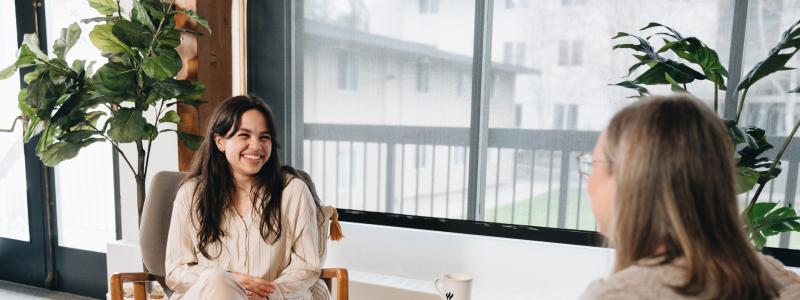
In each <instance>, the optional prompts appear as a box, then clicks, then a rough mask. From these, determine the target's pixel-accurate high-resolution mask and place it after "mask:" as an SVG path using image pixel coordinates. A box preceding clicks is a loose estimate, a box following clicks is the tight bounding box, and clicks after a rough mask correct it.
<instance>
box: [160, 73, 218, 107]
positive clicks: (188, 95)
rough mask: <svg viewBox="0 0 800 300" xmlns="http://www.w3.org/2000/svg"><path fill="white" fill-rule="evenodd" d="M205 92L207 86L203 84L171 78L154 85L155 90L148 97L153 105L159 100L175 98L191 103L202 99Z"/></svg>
mask: <svg viewBox="0 0 800 300" xmlns="http://www.w3.org/2000/svg"><path fill="white" fill-rule="evenodd" d="M203 91H205V86H204V85H203V84H202V83H199V82H191V81H189V80H177V79H173V78H170V79H167V80H164V81H159V82H155V83H153V90H152V91H151V92H150V95H149V96H148V102H149V103H151V104H152V103H155V101H158V100H168V99H174V98H180V99H181V100H186V101H191V100H196V99H198V98H200V96H202V95H203Z"/></svg>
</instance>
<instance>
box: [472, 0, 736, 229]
mask: <svg viewBox="0 0 800 300" xmlns="http://www.w3.org/2000/svg"><path fill="white" fill-rule="evenodd" d="M732 16H733V2H732V1H716V0H702V1H624V2H618V1H559V0H547V1H531V2H530V3H529V5H527V6H508V5H506V3H505V2H504V1H495V7H494V16H493V17H494V18H493V21H494V27H493V31H492V61H493V63H492V72H493V77H494V78H495V79H497V80H494V81H493V82H494V84H493V91H492V93H491V95H492V97H491V99H490V109H491V110H490V112H489V126H490V131H489V135H490V138H489V141H490V144H489V152H488V153H489V160H488V161H487V173H486V196H485V207H484V209H485V217H484V220H485V221H490V222H501V223H514V224H524V225H536V226H549V227H560V228H570V229H582V230H595V229H596V227H595V221H594V217H593V215H592V211H591V205H590V202H589V199H588V195H587V193H586V182H585V180H583V179H582V178H581V177H580V176H579V175H578V169H577V166H576V160H575V157H576V156H577V155H579V154H580V153H583V152H589V151H591V149H592V148H593V147H594V144H593V140H594V139H595V138H596V137H597V136H598V135H599V131H600V130H602V129H603V128H604V127H605V126H606V125H607V123H608V121H609V119H610V118H611V116H612V115H613V114H614V112H616V111H617V110H619V109H620V108H621V107H623V106H624V105H626V104H628V103H630V102H631V101H632V100H630V99H626V97H628V96H632V95H633V94H634V93H633V92H631V91H630V90H627V89H623V88H620V87H613V86H609V85H608V84H610V83H616V82H619V81H622V79H621V78H622V77H623V76H624V75H626V74H627V69H628V68H629V67H630V66H631V65H633V64H634V63H635V62H636V60H635V58H634V57H633V56H632V55H631V54H632V52H631V51H625V50H617V51H612V46H613V45H614V44H616V41H612V40H611V37H612V36H613V35H614V34H616V33H617V32H620V31H622V32H628V33H631V34H636V35H639V36H645V37H646V36H647V35H649V34H651V33H649V32H639V31H638V29H639V28H642V27H644V26H645V25H647V24H648V23H649V22H659V23H661V24H665V25H667V26H670V27H672V28H674V29H676V30H677V31H679V32H681V33H682V34H683V35H685V36H696V37H699V38H700V39H701V40H702V41H704V42H705V43H706V44H708V45H709V46H710V47H712V48H714V49H716V50H717V53H718V54H719V56H720V60H721V61H722V62H723V64H725V65H727V62H728V51H729V48H730V28H731V24H732ZM653 43H654V44H655V46H656V47H660V44H659V42H657V41H656V39H654V42H653ZM506 45H525V46H519V47H510V46H506ZM508 51H518V52H519V51H524V52H521V53H506V52H508ZM513 57H524V58H526V59H524V60H523V59H516V60H513V59H510V58H513ZM634 75H637V74H634ZM711 87H712V85H711V84H710V83H708V82H702V83H696V84H690V85H689V86H688V89H689V91H690V92H692V93H693V94H695V95H697V96H699V97H700V98H702V99H703V100H705V101H707V102H708V103H711V102H713V97H714V96H713V94H714V93H713V90H712V89H711ZM651 90H652V91H653V92H654V93H668V92H669V89H668V87H666V86H665V87H659V88H652V89H651ZM721 98H723V97H722V96H721Z"/></svg>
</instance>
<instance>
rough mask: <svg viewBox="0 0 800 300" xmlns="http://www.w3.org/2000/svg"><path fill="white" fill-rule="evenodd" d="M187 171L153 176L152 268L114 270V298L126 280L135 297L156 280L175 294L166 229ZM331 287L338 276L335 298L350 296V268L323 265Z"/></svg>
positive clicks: (145, 256)
mask: <svg viewBox="0 0 800 300" xmlns="http://www.w3.org/2000/svg"><path fill="white" fill-rule="evenodd" d="M184 176H186V174H185V173H178V172H159V173H157V174H155V176H153V179H152V181H151V184H150V190H149V192H148V193H147V201H145V205H144V208H143V211H142V220H141V226H140V231H139V241H140V246H141V248H142V260H143V262H144V265H145V266H146V267H147V270H149V273H147V272H136V273H114V274H112V275H111V278H110V279H109V287H108V290H109V293H110V294H111V299H112V300H123V291H122V286H123V284H124V283H126V282H132V283H133V297H134V299H136V300H145V299H147V295H146V292H145V284H146V283H147V282H152V281H157V282H158V283H160V284H161V286H162V287H163V288H164V292H165V293H166V295H165V298H166V297H167V296H169V295H171V294H172V291H171V290H169V289H168V288H167V286H166V284H165V282H164V276H165V271H164V255H165V252H166V248H167V247H166V245H167V233H168V232H169V222H170V217H171V215H172V201H173V200H175V194H177V192H178V185H179V184H180V181H181V179H183V177H184ZM320 278H322V280H323V281H325V284H326V285H327V286H328V289H329V290H330V291H331V292H333V284H334V282H333V279H334V278H335V279H336V295H335V296H336V298H335V299H338V300H347V294H348V293H347V292H348V279H347V269H342V268H332V269H322V274H321V276H320Z"/></svg>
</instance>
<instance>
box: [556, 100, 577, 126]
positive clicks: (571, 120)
mask: <svg viewBox="0 0 800 300" xmlns="http://www.w3.org/2000/svg"><path fill="white" fill-rule="evenodd" d="M553 111H554V113H553V129H568V130H575V129H576V127H577V126H576V125H577V121H578V105H577V104H556V105H555V107H554V109H553Z"/></svg>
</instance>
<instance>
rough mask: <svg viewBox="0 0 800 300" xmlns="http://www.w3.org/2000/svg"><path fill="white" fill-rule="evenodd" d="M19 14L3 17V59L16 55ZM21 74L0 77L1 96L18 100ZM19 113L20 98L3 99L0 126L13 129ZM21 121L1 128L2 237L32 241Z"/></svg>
mask: <svg viewBox="0 0 800 300" xmlns="http://www.w3.org/2000/svg"><path fill="white" fill-rule="evenodd" d="M0 10H2V11H6V12H13V11H14V2H12V1H3V2H0ZM16 21H17V20H16V15H15V14H13V13H12V14H8V16H6V17H5V18H2V19H0V28H2V30H0V61H2V62H3V63H4V64H8V62H12V61H14V60H15V59H16V56H17V46H16V45H17V31H16V28H17V25H16ZM18 92H19V75H16V74H15V75H14V76H13V77H12V78H8V79H6V80H0V96H2V97H3V99H17V93H18ZM17 116H19V109H18V108H17V101H0V129H11V123H12V121H14V119H15V118H16V117H17ZM22 127H23V126H22V122H17V124H16V126H15V127H14V131H13V132H2V131H0V162H2V163H0V166H2V170H3V171H0V190H2V191H3V201H2V202H0V237H3V238H12V239H16V240H21V241H30V232H29V228H28V195H27V183H26V182H27V181H26V170H25V153H24V148H23V143H22Z"/></svg>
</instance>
